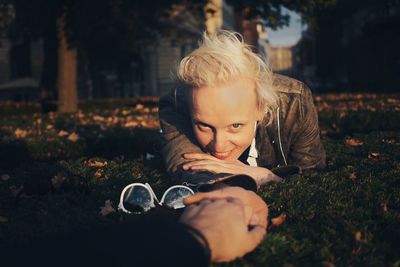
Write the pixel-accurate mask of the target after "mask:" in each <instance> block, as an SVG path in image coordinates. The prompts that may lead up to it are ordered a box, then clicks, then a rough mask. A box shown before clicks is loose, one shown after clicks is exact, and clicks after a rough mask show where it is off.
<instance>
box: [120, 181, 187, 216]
mask: <svg viewBox="0 0 400 267" xmlns="http://www.w3.org/2000/svg"><path fill="white" fill-rule="evenodd" d="M191 195H194V192H193V190H192V189H190V188H189V187H187V186H184V185H174V186H171V187H170V188H168V189H167V190H166V191H165V193H164V195H163V196H162V198H161V201H159V200H158V198H157V196H156V194H155V193H154V191H153V189H152V188H151V186H150V185H149V184H148V183H145V184H142V183H132V184H129V185H127V186H125V188H124V189H123V190H122V192H121V196H120V198H119V204H118V210H122V211H124V212H126V213H136V214H138V213H142V212H147V211H149V210H150V209H152V208H154V207H155V206H156V205H155V202H156V203H157V204H158V205H160V206H166V207H169V208H172V209H181V208H184V207H185V204H183V199H184V198H185V197H188V196H191Z"/></svg>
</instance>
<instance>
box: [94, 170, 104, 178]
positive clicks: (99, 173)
mask: <svg viewBox="0 0 400 267" xmlns="http://www.w3.org/2000/svg"><path fill="white" fill-rule="evenodd" d="M94 176H95V177H96V178H101V177H102V176H103V170H101V169H98V170H97V171H96V172H95V173H94Z"/></svg>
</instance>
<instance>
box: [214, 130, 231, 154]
mask: <svg viewBox="0 0 400 267" xmlns="http://www.w3.org/2000/svg"><path fill="white" fill-rule="evenodd" d="M226 143H227V136H226V135H225V134H224V133H223V132H220V131H216V132H215V133H214V138H213V140H212V148H213V150H214V151H215V152H225V149H226Z"/></svg>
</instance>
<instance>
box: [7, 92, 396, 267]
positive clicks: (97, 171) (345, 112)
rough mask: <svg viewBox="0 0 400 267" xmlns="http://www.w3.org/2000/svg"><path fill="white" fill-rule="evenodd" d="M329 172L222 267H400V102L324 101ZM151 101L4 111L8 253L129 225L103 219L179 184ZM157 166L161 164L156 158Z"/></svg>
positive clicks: (297, 190)
mask: <svg viewBox="0 0 400 267" xmlns="http://www.w3.org/2000/svg"><path fill="white" fill-rule="evenodd" d="M315 102H316V106H317V109H318V111H319V119H320V125H321V134H322V141H323V143H324V146H325V149H326V151H327V163H328V166H327V168H326V170H324V171H323V172H314V171H309V172H307V173H305V174H304V175H302V176H299V175H298V176H292V177H290V178H289V179H288V180H287V181H285V182H284V183H281V184H272V185H270V186H268V187H266V188H265V189H264V190H262V191H261V192H259V193H260V195H261V196H262V197H263V198H264V199H265V201H266V202H267V203H268V204H269V207H270V218H271V219H272V218H277V217H279V216H280V215H282V214H285V215H286V219H285V220H284V221H283V223H282V224H280V225H277V224H275V225H273V224H272V223H270V226H269V229H268V235H267V238H266V239H265V240H264V242H263V243H262V244H261V245H260V246H259V247H258V248H257V249H256V250H255V251H254V252H253V253H251V254H249V255H247V256H246V257H245V258H244V259H241V260H237V261H235V262H232V263H229V264H221V265H217V266H321V265H323V266H349V265H351V266H400V254H399V253H398V251H399V248H400V123H399V122H400V96H399V95H395V94H394V95H383V94H382V95H379V94H326V95H317V96H316V97H315ZM156 105H157V100H156V99H153V98H142V99H131V100H113V101H97V102H87V103H83V104H82V109H81V111H80V112H79V113H77V114H72V115H56V114H54V113H50V114H47V115H42V114H40V112H39V105H38V104H37V103H30V104H18V105H17V104H15V103H2V104H1V105H0V114H2V115H1V117H0V151H1V153H0V175H1V179H0V243H2V244H6V245H12V244H19V243H22V242H26V241H29V240H32V239H35V238H38V237H46V236H51V235H57V234H61V233H69V232H72V231H76V230H85V229H93V228H100V227H102V226H104V225H108V224H113V223H119V222H120V221H121V220H125V219H128V218H127V217H126V216H125V215H122V214H119V213H118V212H110V213H109V214H107V215H102V214H101V213H100V211H101V207H103V206H105V202H106V201H107V200H110V201H111V202H112V207H113V208H114V209H116V206H117V204H118V198H119V193H120V191H121V190H122V188H123V187H124V186H125V185H126V184H128V183H132V182H145V181H146V182H149V183H150V184H152V187H153V188H154V189H155V190H156V193H158V194H160V193H161V192H162V191H163V190H164V189H165V188H166V187H168V185H169V184H170V180H169V178H168V175H167V174H166V173H165V171H164V167H163V164H162V158H161V154H160V149H161V136H160V133H159V129H158V120H157V108H156ZM149 155H154V157H149Z"/></svg>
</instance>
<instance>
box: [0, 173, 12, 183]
mask: <svg viewBox="0 0 400 267" xmlns="http://www.w3.org/2000/svg"><path fill="white" fill-rule="evenodd" d="M10 178H11V177H10V175H8V174H2V175H1V179H2V180H3V181H8V180H10Z"/></svg>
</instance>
